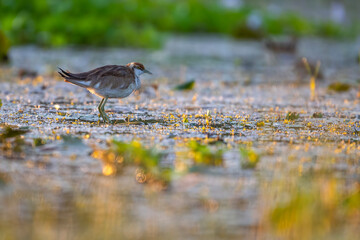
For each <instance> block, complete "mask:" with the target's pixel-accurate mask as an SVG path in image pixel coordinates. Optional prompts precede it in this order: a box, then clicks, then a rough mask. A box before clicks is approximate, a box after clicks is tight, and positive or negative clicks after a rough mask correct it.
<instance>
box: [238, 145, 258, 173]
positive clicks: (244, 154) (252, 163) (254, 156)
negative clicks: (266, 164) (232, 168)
mask: <svg viewBox="0 0 360 240" xmlns="http://www.w3.org/2000/svg"><path fill="white" fill-rule="evenodd" d="M240 154H241V167H242V168H245V169H248V168H249V169H252V168H255V167H256V165H257V164H258V163H259V161H260V155H259V154H258V153H256V152H255V150H254V149H252V148H251V147H240Z"/></svg>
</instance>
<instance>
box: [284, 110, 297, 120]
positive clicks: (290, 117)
mask: <svg viewBox="0 0 360 240" xmlns="http://www.w3.org/2000/svg"><path fill="white" fill-rule="evenodd" d="M299 117H300V114H299V113H297V112H288V113H286V116H285V119H286V120H290V121H294V120H296V119H299Z"/></svg>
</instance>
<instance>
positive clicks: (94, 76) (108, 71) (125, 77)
mask: <svg viewBox="0 0 360 240" xmlns="http://www.w3.org/2000/svg"><path fill="white" fill-rule="evenodd" d="M59 70H60V71H59V72H58V73H59V74H60V75H61V76H62V77H63V78H65V81H67V82H70V83H73V84H75V85H78V86H80V87H85V88H99V89H102V88H106V87H110V88H121V89H126V88H128V87H129V85H130V84H131V83H132V82H133V81H134V78H135V75H134V72H133V71H132V70H131V69H129V68H128V67H126V66H119V65H106V66H102V67H99V68H95V69H93V70H90V71H88V72H82V73H70V72H66V71H64V70H63V69H61V68H59Z"/></svg>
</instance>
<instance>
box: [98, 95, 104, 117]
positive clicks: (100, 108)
mask: <svg viewBox="0 0 360 240" xmlns="http://www.w3.org/2000/svg"><path fill="white" fill-rule="evenodd" d="M104 100H105V98H103V99H101V102H100V104H99V106H98V110H99V113H100V116H101V117H102V119H103V120H104V122H105V121H106V120H105V118H104V114H103V112H102V104H103V102H104Z"/></svg>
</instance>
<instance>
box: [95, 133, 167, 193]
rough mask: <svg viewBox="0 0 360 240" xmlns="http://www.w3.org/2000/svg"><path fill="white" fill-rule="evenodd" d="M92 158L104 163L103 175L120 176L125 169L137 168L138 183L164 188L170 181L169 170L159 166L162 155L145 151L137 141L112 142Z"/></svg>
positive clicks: (153, 151) (96, 151)
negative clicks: (157, 184) (160, 185)
mask: <svg viewBox="0 0 360 240" xmlns="http://www.w3.org/2000/svg"><path fill="white" fill-rule="evenodd" d="M92 156H93V157H95V158H97V159H100V160H101V161H102V162H103V163H104V167H103V174H104V175H105V176H114V175H116V174H120V173H121V172H122V171H123V169H124V168H125V167H128V166H133V167H137V170H136V173H135V178H136V181H137V182H139V183H155V182H156V183H161V184H164V187H165V186H166V185H167V184H169V183H170V181H171V172H172V170H171V169H169V168H164V167H162V166H161V165H160V163H161V158H162V154H161V153H159V152H157V151H155V150H154V149H146V148H145V147H143V146H142V145H141V143H139V142H137V141H132V142H130V143H125V142H120V141H116V140H112V141H110V143H109V148H108V149H105V150H95V151H94V152H93V154H92Z"/></svg>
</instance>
